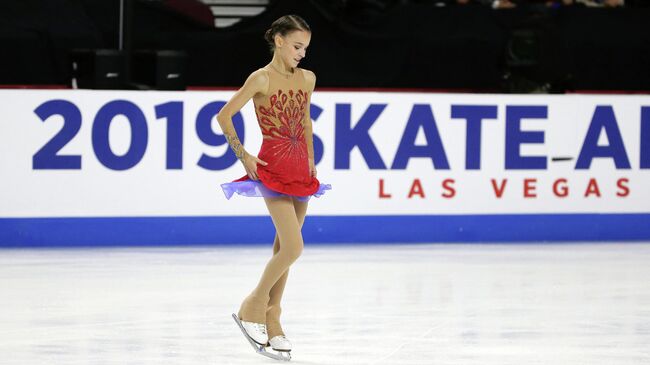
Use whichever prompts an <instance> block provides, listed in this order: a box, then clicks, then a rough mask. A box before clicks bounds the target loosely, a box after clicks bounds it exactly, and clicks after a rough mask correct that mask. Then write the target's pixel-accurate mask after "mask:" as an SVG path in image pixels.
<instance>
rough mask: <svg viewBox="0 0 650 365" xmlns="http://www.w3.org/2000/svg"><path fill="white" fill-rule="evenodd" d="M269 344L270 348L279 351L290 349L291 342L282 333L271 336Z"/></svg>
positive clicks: (288, 350)
mask: <svg viewBox="0 0 650 365" xmlns="http://www.w3.org/2000/svg"><path fill="white" fill-rule="evenodd" d="M269 344H270V345H271V348H272V349H274V350H275V351H279V352H290V351H291V342H290V341H289V339H288V338H286V337H285V336H283V335H280V336H273V338H272V339H271V340H269Z"/></svg>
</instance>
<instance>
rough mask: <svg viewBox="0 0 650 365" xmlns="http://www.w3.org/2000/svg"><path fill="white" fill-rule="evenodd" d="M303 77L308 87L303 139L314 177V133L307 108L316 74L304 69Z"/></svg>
mask: <svg viewBox="0 0 650 365" xmlns="http://www.w3.org/2000/svg"><path fill="white" fill-rule="evenodd" d="M305 79H306V80H307V85H308V87H309V93H308V94H307V107H306V108H305V109H306V110H305V140H306V142H307V156H308V159H309V173H310V174H311V176H313V177H316V164H315V163H314V134H313V130H312V122H311V115H310V114H309V109H310V106H311V94H312V93H313V92H314V88H315V87H316V74H314V73H313V72H312V71H309V70H305Z"/></svg>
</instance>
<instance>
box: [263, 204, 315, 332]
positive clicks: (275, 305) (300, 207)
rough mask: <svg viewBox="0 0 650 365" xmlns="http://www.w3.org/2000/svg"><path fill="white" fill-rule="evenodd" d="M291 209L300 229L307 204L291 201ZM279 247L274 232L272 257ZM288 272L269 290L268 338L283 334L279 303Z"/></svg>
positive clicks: (279, 243)
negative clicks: (292, 208)
mask: <svg viewBox="0 0 650 365" xmlns="http://www.w3.org/2000/svg"><path fill="white" fill-rule="evenodd" d="M293 207H294V211H295V212H296V217H297V218H298V223H299V225H300V228H302V225H303V223H304V222H305V215H306V214H307V202H306V201H305V202H301V201H300V200H298V199H293ZM280 246H281V242H280V238H279V237H278V234H277V232H276V233H275V239H274V240H273V255H277V254H278V252H279V251H280ZM289 270H290V268H288V269H287V270H286V271H285V272H284V274H283V275H282V276H281V277H280V279H278V281H277V282H276V283H275V284H274V285H273V288H271V293H270V299H269V305H268V307H267V309H266V330H267V332H268V334H269V338H273V337H275V336H280V335H284V334H285V333H284V331H283V330H282V326H281V325H280V314H281V312H282V308H281V306H280V301H281V300H282V294H283V293H284V287H285V285H286V283H287V278H288V276H289Z"/></svg>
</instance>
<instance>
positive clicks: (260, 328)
mask: <svg viewBox="0 0 650 365" xmlns="http://www.w3.org/2000/svg"><path fill="white" fill-rule="evenodd" d="M252 324H253V327H255V330H257V331H259V332H262V333H263V334H266V325H265V324H264V323H255V322H252Z"/></svg>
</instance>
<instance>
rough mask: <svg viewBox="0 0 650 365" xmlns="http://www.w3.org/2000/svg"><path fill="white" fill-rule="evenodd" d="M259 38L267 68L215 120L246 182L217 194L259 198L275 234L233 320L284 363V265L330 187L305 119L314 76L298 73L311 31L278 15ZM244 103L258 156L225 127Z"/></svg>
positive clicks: (297, 247) (308, 120)
mask: <svg viewBox="0 0 650 365" xmlns="http://www.w3.org/2000/svg"><path fill="white" fill-rule="evenodd" d="M264 38H265V39H266V41H267V42H268V44H269V47H270V50H271V52H272V54H273V58H272V60H271V62H270V63H269V64H267V65H265V66H264V67H262V68H260V69H257V70H255V71H254V72H253V73H251V74H250V76H249V77H248V78H247V79H246V81H245V83H244V85H243V86H242V87H241V88H240V89H239V90H238V91H237V92H236V93H235V94H234V95H233V96H232V98H231V99H230V101H228V103H226V105H224V106H223V108H222V109H221V111H220V112H219V114H218V115H217V120H218V121H219V125H220V126H221V129H222V130H223V133H224V135H225V137H226V139H227V141H228V143H229V144H230V147H231V148H232V150H233V151H234V152H235V155H236V156H237V158H238V159H239V160H240V161H241V162H242V164H243V165H244V169H245V170H246V175H245V176H243V177H241V178H239V179H237V180H234V181H232V182H229V183H224V184H221V187H222V189H223V191H224V193H225V195H226V198H228V199H230V197H231V196H232V195H233V194H234V193H237V194H240V195H243V196H248V197H263V198H264V202H265V204H266V206H267V208H268V210H269V213H270V214H271V218H272V221H273V225H274V226H275V229H276V234H275V239H274V242H273V256H272V258H271V259H270V261H269V262H268V264H267V265H266V268H265V269H264V272H263V274H262V278H261V279H260V281H259V283H258V284H257V287H256V288H255V289H254V290H253V291H252V292H251V293H250V294H249V295H248V296H247V297H246V298H245V299H244V300H243V302H242V303H241V306H240V309H239V313H238V315H237V316H235V315H234V314H233V317H234V319H235V321H236V322H238V324H239V325H240V328H241V329H242V332H244V334H245V335H247V337H248V339H249V341H251V344H252V345H253V346H254V347H255V348H256V349H257V350H258V352H259V353H261V354H263V355H265V356H270V357H273V354H270V353H266V351H265V350H264V347H266V346H269V345H270V346H271V348H273V350H275V351H279V354H276V355H275V356H276V357H274V358H277V359H281V360H287V356H288V359H290V358H291V357H290V354H289V352H290V351H291V343H290V341H289V340H288V339H287V337H286V335H285V333H284V331H283V330H282V326H281V325H280V313H281V305H280V301H281V299H282V293H283V291H284V287H285V284H286V282H287V277H288V275H289V266H290V265H291V264H292V263H293V262H295V261H296V259H298V257H299V256H300V254H301V253H302V250H303V239H302V233H301V228H302V224H303V222H304V220H305V214H306V212H307V203H308V201H309V198H310V197H312V196H316V197H319V196H321V195H322V194H323V193H324V192H325V190H329V189H331V186H330V185H329V184H321V183H320V182H319V181H318V179H317V178H316V167H315V163H314V147H313V136H312V122H311V118H310V116H309V105H310V100H311V94H312V92H313V90H314V86H315V84H316V76H315V74H314V73H313V72H311V71H309V70H305V69H302V68H298V67H297V66H298V63H299V62H300V61H301V60H302V59H303V58H304V57H305V54H306V51H307V47H308V46H309V42H310V39H311V29H310V28H309V25H307V23H306V22H305V20H304V19H302V18H301V17H299V16H297V15H285V16H283V17H281V18H279V19H277V20H276V21H275V22H273V24H271V28H269V29H268V30H267V31H266V33H265V35H264ZM251 98H252V99H253V105H254V107H255V114H256V116H257V121H258V124H259V126H260V129H261V131H262V141H263V142H262V146H261V148H260V152H259V154H258V155H257V157H255V156H253V155H251V154H249V153H248V152H247V151H246V150H244V147H243V146H242V144H241V143H240V141H239V139H238V138H237V134H236V132H235V128H234V127H233V124H232V116H233V115H234V114H235V113H237V112H238V111H239V110H240V109H241V108H242V107H243V106H244V105H245V104H246V103H247V102H248V100H250V99H251ZM269 339H270V340H269ZM252 341H254V343H253V342H252ZM255 343H257V344H258V345H259V348H258V347H257V346H255Z"/></svg>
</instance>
